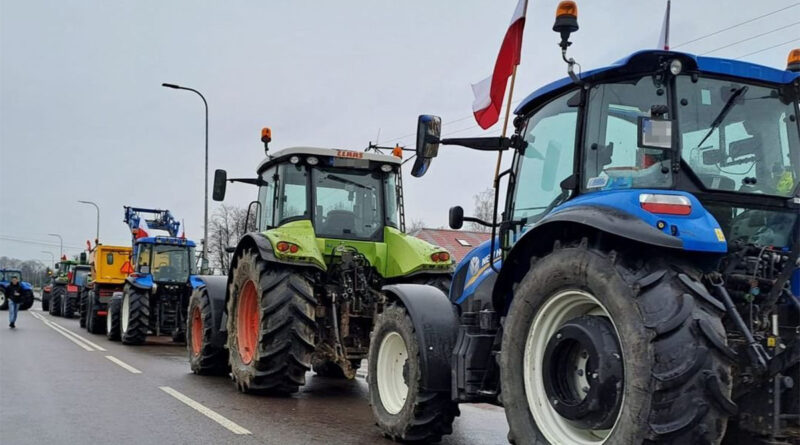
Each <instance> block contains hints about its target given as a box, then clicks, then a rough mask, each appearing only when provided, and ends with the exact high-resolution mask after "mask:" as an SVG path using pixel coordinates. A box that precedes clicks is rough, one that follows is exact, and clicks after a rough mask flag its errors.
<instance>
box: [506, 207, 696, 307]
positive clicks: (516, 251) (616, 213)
mask: <svg viewBox="0 0 800 445" xmlns="http://www.w3.org/2000/svg"><path fill="white" fill-rule="evenodd" d="M565 232H569V233H575V234H590V233H597V232H601V233H608V234H612V235H616V236H619V237H622V238H626V239H629V240H632V241H635V242H639V243H642V244H645V245H649V246H653V247H658V248H665V249H676V250H682V249H684V244H683V241H682V240H681V239H680V238H679V237H675V236H670V235H668V234H666V233H664V232H662V231H661V230H658V229H657V228H655V227H654V226H651V225H649V224H647V223H646V222H645V221H643V220H642V219H640V218H638V217H636V216H635V215H632V214H630V213H628V212H625V211H623V210H621V209H618V208H614V207H606V206H599V205H581V206H574V207H568V208H566V209H564V210H561V211H558V212H554V213H551V214H549V215H547V216H545V217H544V218H542V219H541V220H540V221H539V222H537V223H536V225H535V226H533V227H531V228H530V229H528V230H527V231H526V232H525V233H523V234H522V237H521V238H520V239H519V240H517V242H516V243H515V244H514V246H513V247H512V248H511V251H510V252H509V253H508V255H507V256H506V258H505V259H504V261H503V263H504V264H503V268H502V269H501V270H500V273H499V274H498V276H497V281H496V283H497V284H496V285H495V288H494V291H493V292H492V301H493V304H494V307H495V308H496V310H497V311H498V313H501V314H505V313H506V311H507V310H508V307H509V305H510V304H511V299H512V298H511V296H512V295H511V294H512V286H513V284H514V283H516V282H518V281H519V279H520V278H521V274H524V273H525V272H526V271H527V270H528V267H529V265H530V261H531V258H533V257H538V256H542V255H545V254H546V253H548V252H549V251H551V250H552V249H553V243H554V242H555V241H556V240H559V239H561V238H562V234H563V233H565ZM578 239H580V236H578Z"/></svg>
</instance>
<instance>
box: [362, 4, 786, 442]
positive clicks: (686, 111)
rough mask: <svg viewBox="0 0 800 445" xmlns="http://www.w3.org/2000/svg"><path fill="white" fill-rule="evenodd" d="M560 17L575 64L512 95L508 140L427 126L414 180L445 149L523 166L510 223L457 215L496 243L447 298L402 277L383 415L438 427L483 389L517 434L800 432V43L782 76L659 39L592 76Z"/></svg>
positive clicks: (381, 347)
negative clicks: (580, 67) (506, 154)
mask: <svg viewBox="0 0 800 445" xmlns="http://www.w3.org/2000/svg"><path fill="white" fill-rule="evenodd" d="M570 3H572V2H570ZM573 6H574V3H573ZM554 30H556V31H558V32H560V33H561V37H562V42H561V45H560V46H561V48H562V54H563V58H564V60H565V61H566V62H567V63H568V64H569V74H570V76H569V77H567V78H565V79H562V80H559V81H556V82H553V83H551V84H548V85H546V86H544V87H542V88H540V89H538V90H536V91H534V92H533V93H532V94H531V95H530V96H528V97H527V98H526V99H525V100H524V101H523V102H522V103H521V104H520V105H519V106H518V107H517V109H516V111H515V114H516V117H515V119H514V129H515V132H514V134H513V136H511V137H495V138H462V139H440V126H441V121H440V119H439V118H438V117H435V116H429V115H424V116H420V118H419V121H418V136H417V159H416V163H415V165H414V168H413V170H412V174H413V175H415V176H422V175H423V174H424V173H425V172H426V171H427V170H428V169H429V166H430V163H431V160H432V159H433V158H434V157H435V156H436V155H437V153H438V149H439V146H440V145H448V144H449V145H461V146H465V147H469V148H473V149H478V150H489V151H510V152H512V154H513V160H512V162H511V165H510V168H509V169H508V170H506V171H504V172H501V173H500V175H499V178H498V181H497V182H498V183H497V184H496V189H499V184H500V183H501V182H502V181H503V180H505V181H507V185H506V201H505V205H504V207H503V208H502V209H501V210H500V211H499V212H497V211H496V212H495V215H497V214H498V213H499V215H500V217H499V220H498V217H495V220H494V221H481V220H478V219H476V218H471V217H465V216H464V212H463V209H461V208H460V207H454V208H452V209H451V210H450V225H451V227H453V228H456V229H457V228H460V227H461V226H462V224H463V222H464V221H472V222H477V223H479V224H484V225H486V226H489V227H491V228H492V230H493V231H494V234H493V235H494V236H493V237H492V239H491V241H489V242H487V243H486V244H484V245H482V246H480V247H478V248H476V249H475V250H474V251H473V252H472V253H470V254H469V255H468V256H467V257H465V258H464V259H463V260H462V261H461V262H460V264H459V265H458V266H457V268H456V271H455V274H454V278H453V282H452V286H451V289H450V292H449V296H448V295H445V294H444V293H442V292H440V291H439V290H437V289H435V288H432V287H426V286H413V285H404V284H396V285H391V286H387V287H386V288H385V291H386V292H387V293H389V294H390V295H392V296H393V298H394V300H395V303H394V305H392V306H390V307H389V308H388V309H386V310H385V311H384V312H383V313H382V314H380V315H379V316H378V319H377V321H376V324H375V327H374V330H373V333H372V338H371V342H370V352H369V372H368V381H369V389H370V391H369V393H370V394H369V396H370V401H371V405H372V410H373V413H374V415H375V418H376V421H377V424H378V426H379V427H380V428H381V429H382V431H383V433H384V434H385V435H386V436H389V437H391V438H394V439H396V440H411V441H415V440H421V441H434V440H438V439H439V438H441V436H442V435H443V434H448V433H449V432H450V431H451V424H452V422H453V419H454V417H455V416H457V415H458V413H459V411H458V406H457V405H458V404H459V403H477V402H483V403H493V404H497V405H501V406H503V407H505V412H506V417H507V419H508V422H509V427H510V428H509V430H510V431H509V440H510V441H511V442H512V443H516V444H548V443H549V444H640V443H648V444H700V443H702V444H718V443H721V442H722V441H723V440H726V441H728V443H770V444H779V443H780V444H784V443H785V444H788V443H798V440H800V428H798V427H799V426H800V392H798V388H800V366H799V365H798V363H799V362H800V269H798V267H800V263H799V262H798V255H800V120H798V117H800V109H799V108H798V101H799V100H800V72H798V70H800V51H797V52H794V53H793V54H795V55H796V56H795V58H794V59H793V58H792V57H791V56H790V59H789V60H790V66H789V67H788V68H787V70H779V69H773V68H769V67H766V66H758V65H754V64H751V63H747V62H742V61H738V60H724V59H717V58H711V57H702V56H695V55H691V54H686V53H679V52H672V51H661V50H651V51H641V52H637V53H634V54H632V55H630V56H628V57H625V58H623V59H621V60H619V61H618V62H616V63H614V64H612V65H611V66H608V67H605V68H600V69H595V70H591V71H586V72H583V73H582V74H576V73H575V72H574V71H573V70H572V66H573V64H574V61H573V60H572V59H568V58H567V57H566V51H567V48H568V46H569V45H570V42H569V36H570V32H573V31H576V30H577V17H576V16H575V15H573V14H561V15H560V16H559V17H558V18H557V19H556V25H555V26H554ZM497 196H498V195H495V206H496V207H497V200H498V198H497ZM496 210H497V208H496Z"/></svg>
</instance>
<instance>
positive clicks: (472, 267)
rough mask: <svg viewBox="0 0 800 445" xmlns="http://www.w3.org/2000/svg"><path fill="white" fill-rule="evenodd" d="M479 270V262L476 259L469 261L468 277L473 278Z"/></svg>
mask: <svg viewBox="0 0 800 445" xmlns="http://www.w3.org/2000/svg"><path fill="white" fill-rule="evenodd" d="M480 269H481V260H479V259H478V257H476V256H474V257H472V259H471V260H469V275H470V276H471V277H472V276H475V275H476V274H477V273H478V272H479V271H480Z"/></svg>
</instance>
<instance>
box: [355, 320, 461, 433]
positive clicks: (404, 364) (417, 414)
mask: <svg viewBox="0 0 800 445" xmlns="http://www.w3.org/2000/svg"><path fill="white" fill-rule="evenodd" d="M370 337H371V338H370V346H369V359H368V360H367V362H368V363H369V372H368V373H367V383H368V384H369V401H370V405H371V406H372V413H373V414H374V416H375V419H376V421H377V425H378V427H379V428H380V429H381V430H382V431H383V434H384V435H385V436H387V437H390V438H391V439H393V440H402V441H413V442H425V443H429V442H438V441H440V440H441V439H442V436H443V435H446V434H450V433H452V432H453V428H452V425H453V420H454V419H455V418H456V416H458V415H459V414H460V412H459V409H458V405H457V404H456V403H455V402H453V401H452V400H451V399H450V393H449V392H448V393H440V392H427V391H423V390H422V389H421V388H420V383H421V377H422V371H421V369H420V361H421V360H420V354H424V351H420V349H419V343H418V342H417V334H416V333H415V331H414V324H413V323H412V322H411V318H410V317H409V315H408V313H407V312H406V309H405V308H404V307H402V306H398V305H391V306H389V307H387V308H386V310H384V311H383V312H382V313H381V314H380V315H378V317H377V319H376V320H375V325H374V327H373V329H372V334H371V336H370Z"/></svg>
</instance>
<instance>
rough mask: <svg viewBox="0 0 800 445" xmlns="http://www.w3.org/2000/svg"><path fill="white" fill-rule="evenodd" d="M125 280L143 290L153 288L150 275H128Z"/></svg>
mask: <svg viewBox="0 0 800 445" xmlns="http://www.w3.org/2000/svg"><path fill="white" fill-rule="evenodd" d="M125 282H126V283H128V284H130V285H131V286H133V287H135V288H137V289H141V290H145V291H149V290H150V289H152V288H153V276H152V275H142V276H138V277H133V276H128V278H126V279H125Z"/></svg>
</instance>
